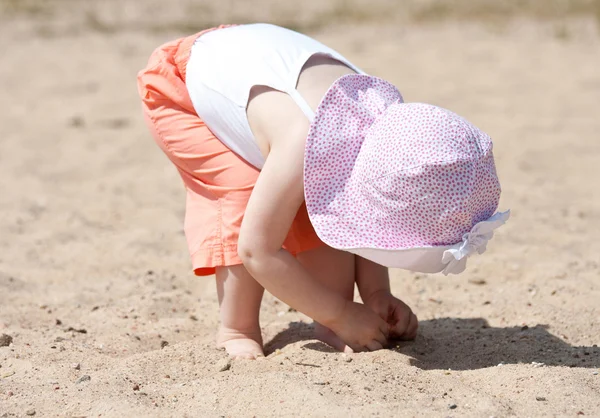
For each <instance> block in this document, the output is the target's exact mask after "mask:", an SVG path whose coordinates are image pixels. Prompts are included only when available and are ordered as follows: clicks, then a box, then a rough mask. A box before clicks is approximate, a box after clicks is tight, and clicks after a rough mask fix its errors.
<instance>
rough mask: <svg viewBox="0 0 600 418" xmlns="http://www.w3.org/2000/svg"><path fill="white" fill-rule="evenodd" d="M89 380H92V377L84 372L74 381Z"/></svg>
mask: <svg viewBox="0 0 600 418" xmlns="http://www.w3.org/2000/svg"><path fill="white" fill-rule="evenodd" d="M90 380H92V378H91V377H90V375H88V374H84V375H83V376H81V377H80V378H79V379H77V382H75V383H81V382H89V381H90Z"/></svg>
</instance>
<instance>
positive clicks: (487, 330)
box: [0, 2, 600, 417]
mask: <svg viewBox="0 0 600 418" xmlns="http://www.w3.org/2000/svg"><path fill="white" fill-rule="evenodd" d="M111 4H112V5H113V6H114V7H117V6H115V5H118V3H111ZM123 4H127V5H129V6H130V8H128V9H127V10H126V12H127V13H130V14H131V13H133V14H135V13H134V12H135V10H134V12H132V11H131V7H136V6H135V3H131V2H127V3H123ZM132 4H133V6H131V5H132ZM139 7H140V8H141V7H142V6H139ZM127 13H125V15H126V16H128V15H127ZM69 16H70V15H61V16H60V19H58V17H56V16H55V18H56V22H58V23H56V24H55V25H54V26H52V25H50V26H48V22H47V21H45V20H44V15H42V16H41V17H40V16H38V15H35V16H33V17H31V16H29V15H28V14H27V13H21V14H16V15H10V16H8V15H5V16H3V18H2V21H1V24H0V51H1V52H2V58H1V61H0V91H2V94H1V95H0V109H1V112H0V127H1V128H2V129H1V131H0V132H1V137H0V178H1V179H2V183H1V188H0V334H6V335H9V336H10V337H12V342H11V343H10V345H6V346H3V347H0V417H5V416H6V417H13V416H19V417H20V416H27V415H32V414H35V416H43V417H45V416H65V417H75V416H87V417H96V416H104V417H106V416H110V417H113V416H114V417H120V416H129V417H132V416H134V417H138V416H139V417H142V416H143V417H151V416H156V417H159V416H160V417H165V416H178V417H179V416H190V417H191V416H195V417H196V416H198V417H200V416H201V417H205V416H206V417H211V416H215V417H216V416H227V417H229V416H331V417H337V416H373V415H379V416H478V417H479V416H485V417H487V416H495V417H501V416H576V415H586V416H600V375H598V371H599V369H600V348H598V344H600V332H599V329H600V328H599V327H600V321H599V318H600V308H599V307H600V280H599V279H600V233H599V231H600V193H599V192H598V180H599V179H600V176H599V175H598V165H599V164H600V133H599V132H600V116H599V115H600V114H599V111H598V109H599V108H600V71H599V70H598V69H599V68H600V37H599V36H598V34H597V31H596V28H595V26H594V25H593V23H592V22H590V21H587V20H573V21H565V22H561V23H560V25H558V26H557V25H556V24H554V23H552V22H546V23H540V22H533V21H528V20H515V21H512V23H508V24H504V25H500V26H498V25H495V24H494V25H491V26H490V25H482V24H477V23H467V22H454V23H453V22H447V23H443V22H442V23H436V24H420V25H412V24H394V23H393V22H387V23H385V24H382V25H373V24H372V23H369V22H364V23H360V24H359V23H356V24H340V25H333V26H330V27H321V28H318V29H314V30H313V31H312V32H311V35H313V36H315V37H316V38H318V39H320V40H322V41H324V42H326V43H328V44H330V45H331V46H333V47H334V48H336V49H338V50H339V51H341V52H342V53H343V54H345V55H347V56H348V57H349V58H350V59H351V60H353V61H355V62H356V63H357V64H358V65H359V66H361V67H362V68H363V69H365V70H366V71H369V72H371V73H373V74H375V75H379V76H381V77H384V78H387V79H389V80H390V81H392V82H393V83H395V84H396V85H398V86H399V88H400V90H401V91H402V93H403V94H404V96H405V99H406V100H407V101H424V102H430V103H434V104H437V105H441V106H444V107H447V108H449V109H452V110H454V111H456V112H457V113H460V114H462V115H465V116H467V118H469V119H470V120H471V121H472V122H474V123H475V124H476V125H478V126H479V127H481V128H482V129H483V130H485V131H486V132H488V133H490V134H491V136H492V137H493V139H494V141H495V152H496V159H497V166H498V171H499V175H500V178H501V182H502V185H503V196H502V201H501V209H511V210H512V218H511V220H510V221H509V223H508V224H507V225H506V226H505V227H504V228H502V229H501V230H499V231H498V233H497V236H496V237H495V238H494V240H493V241H492V242H491V243H490V245H489V249H488V252H487V253H486V254H485V255H484V256H481V257H476V258H473V259H471V260H470V263H469V268H468V270H467V272H465V273H464V274H462V275H460V276H451V277H444V276H442V275H423V274H414V273H410V272H404V271H392V277H393V283H392V284H393V290H394V292H395V293H396V294H397V295H399V296H400V297H401V298H403V299H404V300H405V301H407V303H409V304H410V305H411V306H412V307H413V309H414V310H415V311H416V313H417V314H418V316H419V318H420V320H421V326H420V332H419V336H418V338H417V339H416V341H414V342H409V343H400V344H398V346H397V347H394V348H393V349H390V350H385V351H379V352H373V353H360V354H354V355H350V356H344V355H342V354H340V353H337V352H334V351H332V350H331V349H329V348H328V347H327V346H325V345H323V344H322V343H320V342H318V341H315V340H312V339H311V337H310V335H311V334H310V332H311V325H310V320H309V319H308V318H307V317H305V316H303V315H301V314H299V313H297V312H295V311H294V310H291V309H289V308H288V306H286V305H285V304H283V303H281V302H279V301H277V300H275V299H274V298H272V297H270V296H266V297H265V300H264V304H263V307H262V311H261V318H262V324H263V329H264V338H265V341H266V342H267V345H266V351H267V357H266V358H265V359H263V360H260V361H235V362H233V363H227V361H226V355H225V353H224V352H223V351H220V350H218V349H216V348H214V345H213V334H214V331H215V329H216V326H217V301H216V292H215V286H214V279H213V278H210V277H209V278H196V277H194V276H193V275H192V273H191V271H190V262H189V258H188V255H187V252H186V251H187V250H186V245H185V241H184V236H183V232H182V218H183V207H184V194H183V189H182V187H181V183H180V180H179V178H178V175H177V173H176V172H175V170H174V169H173V167H172V166H171V164H170V163H169V162H168V161H167V159H166V158H165V157H164V155H163V154H162V153H161V151H160V150H159V149H158V147H156V145H155V144H154V143H153V141H152V139H151V138H150V135H149V133H148V132H147V130H146V128H145V126H144V123H143V120H142V117H141V112H140V105H139V102H138V98H137V92H136V84H135V74H136V72H137V71H138V69H140V68H141V67H142V66H144V64H145V62H146V60H147V58H148V55H149V54H150V52H151V51H152V50H153V48H154V47H156V46H157V45H158V44H160V43H161V42H163V41H166V40H168V39H171V38H173V37H176V36H178V35H179V34H181V33H183V30H180V31H176V30H174V29H173V30H149V29H148V30H145V29H144V28H143V27H142V28H140V27H132V28H130V29H128V28H127V26H126V25H125V26H124V27H121V28H119V29H118V30H117V29H115V28H112V29H111V28H108V29H107V28H106V27H103V26H102V25H101V24H98V23H97V22H96V25H95V26H94V25H93V24H92V23H93V21H92V20H90V19H89V18H88V22H87V23H88V26H87V27H86V26H85V25H83V26H82V25H80V24H79V23H77V22H80V21H79V20H76V17H77V16H75V17H72V18H71V17H69ZM69 19H72V20H69ZM69 22H75V23H73V26H72V27H71V26H69ZM155 29H156V28H155ZM163 29H164V28H163ZM186 33H187V32H186ZM382 35H383V36H382ZM2 341H3V340H2V338H0V343H1V342H2ZM6 343H7V344H8V338H6ZM221 370H223V371H221Z"/></svg>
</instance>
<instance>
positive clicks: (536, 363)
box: [531, 361, 545, 367]
mask: <svg viewBox="0 0 600 418" xmlns="http://www.w3.org/2000/svg"><path fill="white" fill-rule="evenodd" d="M531 365H532V366H533V367H544V366H545V364H544V363H538V362H537V361H532V362H531Z"/></svg>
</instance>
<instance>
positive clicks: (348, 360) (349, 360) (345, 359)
mask: <svg viewBox="0 0 600 418" xmlns="http://www.w3.org/2000/svg"><path fill="white" fill-rule="evenodd" d="M342 360H344V361H345V362H346V363H350V362H351V361H352V357H350V356H349V355H348V354H346V353H344V354H342Z"/></svg>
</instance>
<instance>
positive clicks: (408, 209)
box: [304, 74, 500, 251]
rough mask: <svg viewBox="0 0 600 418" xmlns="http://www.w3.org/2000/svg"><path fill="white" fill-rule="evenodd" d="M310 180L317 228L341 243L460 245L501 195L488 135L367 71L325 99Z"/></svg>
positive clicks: (314, 134)
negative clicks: (410, 100)
mask: <svg viewBox="0 0 600 418" xmlns="http://www.w3.org/2000/svg"><path fill="white" fill-rule="evenodd" d="M304 183H305V185H304V188H305V198H306V206H307V209H308V213H309V216H310V219H311V222H312V224H313V226H314V228H315V231H316V232H317V234H318V235H319V237H320V238H321V239H322V240H323V241H324V242H325V243H327V244H328V245H330V246H332V247H334V248H340V249H351V248H376V249H383V250H388V251H389V250H403V249H410V248H418V247H431V246H445V245H453V244H456V243H457V242H460V241H461V240H462V237H463V235H464V234H465V233H467V232H469V231H470V230H471V228H472V227H473V226H474V225H475V224H476V223H478V222H480V221H483V220H486V219H488V218H489V217H490V216H492V215H493V214H494V212H495V211H496V209H497V206H498V201H499V199H500V184H499V182H498V178H497V175H496V169H495V165H494V158H493V153H492V141H491V139H490V137H489V136H488V135H486V134H485V133H483V132H482V131H480V130H479V129H478V128H476V127H475V126H473V125H472V124H470V123H469V122H468V121H466V120H465V119H463V118H461V117H460V116H458V115H456V114H454V113H452V112H450V111H448V110H446V109H442V108H439V107H436V106H432V105H428V104H423V103H404V102H403V99H402V96H401V95H400V93H399V92H398V90H397V89H396V88H395V87H394V86H393V85H391V84H390V83H388V82H386V81H385V80H381V79H379V78H377V77H372V76H367V75H354V74H352V75H347V76H344V77H342V78H340V79H339V80H337V81H336V82H335V83H334V84H333V85H332V87H331V88H330V89H329V91H328V92H327V94H326V95H325V97H324V98H323V100H322V101H321V103H320V105H319V107H318V108H317V112H316V116H315V120H314V122H313V123H312V125H311V128H310V130H309V134H308V138H307V141H306V151H305V163H304Z"/></svg>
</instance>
